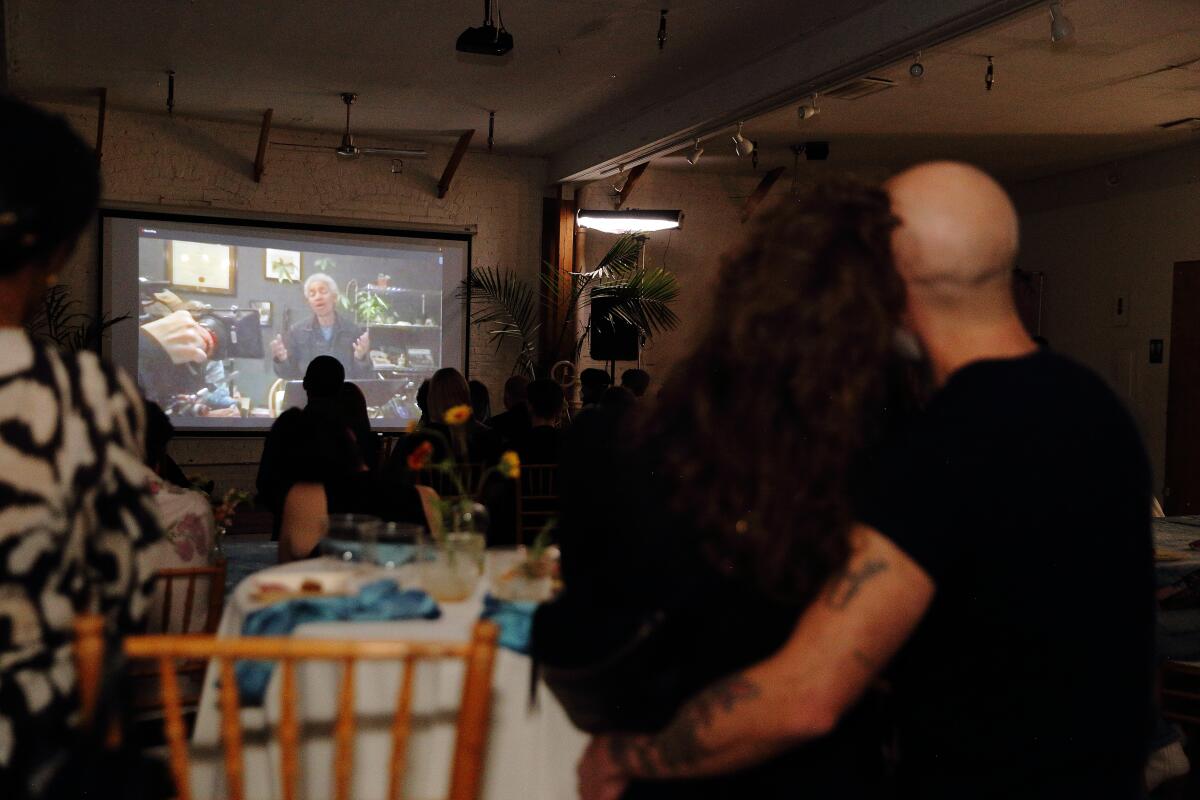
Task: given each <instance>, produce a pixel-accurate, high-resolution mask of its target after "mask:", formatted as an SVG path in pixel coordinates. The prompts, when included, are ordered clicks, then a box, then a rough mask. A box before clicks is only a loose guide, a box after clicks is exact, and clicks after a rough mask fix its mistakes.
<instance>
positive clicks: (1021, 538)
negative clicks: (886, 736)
mask: <svg viewBox="0 0 1200 800" xmlns="http://www.w3.org/2000/svg"><path fill="white" fill-rule="evenodd" d="M886 188H887V191H888V193H889V195H890V196H891V198H892V204H893V208H894V211H895V213H896V216H897V217H898V218H899V220H900V225H899V226H898V228H897V229H896V232H895V235H894V240H893V252H894V257H895V260H896V266H897V270H898V271H899V272H900V274H901V276H902V277H903V278H904V281H905V283H906V285H907V287H908V306H907V309H906V314H905V320H904V327H903V329H902V330H901V331H899V332H898V343H899V344H900V345H901V346H902V349H903V350H905V351H907V352H910V353H912V354H913V355H914V356H917V357H920V356H921V355H922V354H923V356H924V357H925V358H927V359H928V362H929V365H930V367H931V369H932V372H933V374H934V376H935V379H936V381H937V384H938V390H937V392H936V394H935V395H934V397H933V398H932V399H931V401H930V403H929V405H928V407H927V408H926V409H925V410H924V411H923V412H922V413H921V415H920V416H919V417H918V418H917V419H916V420H915V421H914V422H913V423H912V424H911V425H910V426H909V428H908V429H907V430H905V431H903V432H902V433H901V434H900V435H899V436H897V437H896V438H895V440H894V441H889V442H888V443H887V444H886V446H884V447H883V448H882V452H880V453H878V454H877V455H876V457H875V458H873V459H872V468H871V469H870V470H868V472H869V473H870V477H869V478H868V479H867V480H866V481H865V482H864V486H863V487H861V489H862V490H861V494H862V500H861V502H860V511H859V517H860V520H861V522H860V523H859V524H858V525H856V526H855V528H854V530H853V532H852V543H853V553H852V556H851V559H850V563H849V565H848V566H847V568H846V569H845V570H844V572H843V573H842V574H841V575H838V576H836V577H835V578H834V579H833V580H832V581H831V582H830V585H829V586H828V587H827V589H826V591H825V593H824V595H823V597H822V599H821V600H818V601H817V602H816V603H814V604H813V605H812V606H811V607H810V608H809V609H807V610H806V611H805V613H804V614H803V615H802V616H801V619H800V621H799V622H798V624H797V626H796V628H795V630H794V632H793V634H792V636H791V638H790V639H789V641H788V642H787V643H786V644H785V645H784V646H783V647H782V648H781V649H780V650H779V652H777V653H776V654H775V655H774V656H772V657H771V658H769V659H767V660H766V661H763V662H761V663H759V664H757V665H755V666H753V667H750V668H748V669H746V670H744V671H742V672H740V673H736V674H734V675H732V676H730V677H728V678H726V679H725V680H723V681H721V682H719V683H717V684H715V685H713V686H710V687H709V688H708V689H706V690H705V691H703V692H701V693H700V694H699V695H697V696H696V697H695V698H693V699H692V700H691V701H690V702H689V703H688V704H687V705H685V706H684V707H683V708H682V709H681V710H680V712H679V714H678V715H677V716H676V718H675V720H674V721H673V722H672V723H671V724H669V725H668V726H667V727H666V728H665V729H663V730H662V731H661V732H659V733H658V734H656V735H651V736H602V737H597V738H596V739H594V740H593V742H592V743H591V745H590V746H589V748H588V751H587V753H586V754H585V756H584V759H583V761H582V762H581V764H580V768H579V778H580V787H581V791H582V794H583V797H584V798H585V800H616V798H618V797H620V796H621V794H622V793H623V792H624V788H625V785H626V784H627V783H628V782H629V781H630V780H632V779H654V778H660V779H686V778H689V777H698V776H705V775H713V774H720V773H725V772H731V771H735V770H737V769H740V768H742V767H746V766H749V765H752V764H755V763H758V762H760V761H763V760H766V759H767V758H770V757H771V756H774V755H776V754H778V753H780V752H782V751H784V750H786V749H789V748H792V747H795V746H796V745H798V744H802V743H803V742H805V741H808V740H811V739H814V738H816V737H820V736H822V735H824V734H826V733H828V732H830V731H831V730H833V728H834V727H835V726H836V724H837V722H838V720H839V718H840V717H841V716H842V715H843V714H844V713H845V712H846V711H848V710H849V709H850V708H851V707H852V706H853V705H854V703H855V702H856V701H857V700H858V699H859V698H860V697H861V696H862V694H863V693H864V692H865V691H866V689H867V688H868V687H869V686H870V685H872V684H873V683H874V681H875V680H876V679H877V678H878V677H879V676H880V675H881V674H883V673H885V670H886V676H887V678H888V679H889V681H890V683H891V685H892V687H893V692H894V700H895V707H896V716H897V719H896V725H897V734H898V740H899V765H898V770H899V772H898V776H897V778H898V783H899V786H898V789H899V792H898V793H899V796H901V797H914V798H916V797H919V798H956V800H960V799H961V798H984V797H986V798H991V797H996V798H1043V797H1044V798H1052V797H1053V798H1067V797H1071V798H1075V797H1079V798H1085V797H1086V798H1136V797H1139V796H1141V790H1142V786H1141V770H1142V766H1143V763H1144V759H1145V752H1144V747H1145V742H1146V741H1147V739H1148V736H1149V726H1150V722H1151V719H1152V716H1151V706H1150V700H1151V683H1152V670H1153V666H1152V640H1153V580H1152V577H1153V575H1152V570H1153V565H1152V546H1151V538H1150V530H1149V519H1148V515H1147V514H1146V508H1147V507H1148V505H1149V502H1150V477H1149V467H1148V464H1147V460H1146V456H1145V452H1144V450H1143V448H1142V444H1141V440H1140V438H1139V436H1138V433H1137V431H1136V429H1135V427H1134V425H1133V423H1132V421H1131V419H1130V417H1129V415H1128V413H1127V412H1126V411H1125V409H1124V408H1123V407H1122V405H1121V403H1120V402H1119V401H1118V400H1117V398H1116V397H1115V396H1114V395H1113V393H1112V392H1111V390H1109V389H1108V388H1107V387H1106V386H1105V384H1104V383H1103V382H1102V381H1101V380H1100V379H1099V378H1098V377H1096V376H1095V375H1094V374H1092V373H1091V372H1089V371H1088V370H1086V369H1085V368H1083V367H1081V366H1079V365H1077V364H1075V363H1073V362H1071V361H1069V360H1067V359H1066V358H1063V357H1062V356H1059V355H1056V354H1054V353H1051V352H1048V351H1044V350H1039V349H1038V348H1037V347H1036V346H1035V344H1034V343H1033V341H1032V340H1031V339H1030V338H1029V336H1028V334H1027V333H1026V332H1025V330H1024V328H1023V327H1022V325H1021V322H1020V319H1019V317H1018V315H1017V311H1016V308H1015V305H1014V302H1013V297H1012V291H1011V283H1010V281H1011V271H1012V268H1013V263H1014V259H1015V256H1016V251H1017V244H1018V230H1017V229H1018V226H1017V217H1016V213H1015V211H1014V209H1013V207H1012V204H1011V202H1010V201H1009V199H1008V197H1007V195H1006V194H1005V193H1004V191H1003V189H1001V188H1000V186H998V185H997V184H996V183H995V182H994V181H993V180H992V179H991V178H989V177H988V176H987V175H985V174H983V173H981V172H979V171H978V170H976V169H974V168H972V167H969V166H966V165H962V164H953V163H932V164H925V165H921V166H918V167H915V168H913V169H910V170H908V171H906V172H903V173H901V174H900V175H897V176H896V177H895V178H893V179H892V180H891V181H889V182H888V184H887V187H886ZM796 796H797V797H804V796H805V795H804V787H803V786H797V787H796Z"/></svg>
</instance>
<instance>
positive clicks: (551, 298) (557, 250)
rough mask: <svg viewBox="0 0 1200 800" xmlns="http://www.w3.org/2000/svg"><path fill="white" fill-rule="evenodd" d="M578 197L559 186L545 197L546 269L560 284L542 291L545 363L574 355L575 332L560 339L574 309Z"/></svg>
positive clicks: (543, 210)
mask: <svg viewBox="0 0 1200 800" xmlns="http://www.w3.org/2000/svg"><path fill="white" fill-rule="evenodd" d="M575 252H576V251H575V201H574V200H568V199H566V198H564V197H563V187H562V186H559V187H558V196H557V197H547V198H545V199H544V200H543V201H542V273H543V274H544V275H545V276H546V278H548V279H549V281H550V282H551V283H552V284H553V286H554V287H555V288H556V291H554V292H542V296H541V299H542V327H541V341H540V342H539V349H540V352H541V361H542V363H543V364H544V365H550V364H554V363H556V362H558V361H561V360H562V359H564V358H570V357H571V354H570V345H571V344H572V343H573V342H574V341H575V336H574V333H573V332H570V334H571V335H569V336H567V337H564V341H563V342H559V341H558V334H559V331H560V330H561V329H562V325H563V320H564V319H566V318H567V315H568V314H569V313H570V308H568V307H567V304H568V302H569V301H570V299H571V273H572V272H574V271H575Z"/></svg>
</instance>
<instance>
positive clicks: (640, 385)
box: [621, 369, 650, 397]
mask: <svg viewBox="0 0 1200 800" xmlns="http://www.w3.org/2000/svg"><path fill="white" fill-rule="evenodd" d="M621 385H622V386H624V387H625V388H626V389H628V390H629V391H631V392H633V396H634V397H644V396H645V394H646V390H647V389H649V388H650V373H649V372H646V370H644V369H627V370H625V371H624V372H622V373H621Z"/></svg>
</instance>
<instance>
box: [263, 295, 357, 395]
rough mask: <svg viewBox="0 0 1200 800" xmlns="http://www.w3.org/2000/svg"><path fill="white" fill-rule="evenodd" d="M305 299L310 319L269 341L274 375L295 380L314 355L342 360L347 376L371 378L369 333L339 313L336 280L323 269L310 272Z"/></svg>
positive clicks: (298, 323) (302, 372)
mask: <svg viewBox="0 0 1200 800" xmlns="http://www.w3.org/2000/svg"><path fill="white" fill-rule="evenodd" d="M304 299H305V300H307V301H308V307H309V308H311V309H312V312H313V315H312V319H307V320H303V321H301V322H297V323H296V324H295V325H293V326H292V327H291V329H290V330H289V331H288V332H287V334H286V335H284V336H276V337H275V338H274V339H273V340H272V341H271V355H272V357H273V358H274V361H275V374H276V375H278V376H279V377H281V378H288V379H291V380H296V379H298V378H300V377H301V376H302V375H303V374H304V370H305V369H306V368H307V367H308V362H310V361H312V360H313V359H314V358H316V357H317V356H333V357H334V358H336V359H337V360H338V361H340V362H341V363H342V367H343V368H344V369H345V370H346V377H348V378H367V377H370V374H371V363H370V361H369V354H370V351H371V335H370V334H369V333H367V332H366V331H364V330H363V329H362V328H360V327H358V325H357V324H356V323H355V322H354V321H353V320H351V319H347V318H346V317H345V316H343V315H341V314H339V313H338V310H337V305H338V285H337V282H336V281H334V279H333V278H331V277H329V276H328V275H326V274H325V273H323V272H316V273H313V274H312V275H309V276H308V279H307V280H305V281H304Z"/></svg>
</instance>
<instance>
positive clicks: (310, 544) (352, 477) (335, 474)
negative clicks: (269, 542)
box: [279, 406, 425, 562]
mask: <svg viewBox="0 0 1200 800" xmlns="http://www.w3.org/2000/svg"><path fill="white" fill-rule="evenodd" d="M296 441H297V443H298V446H297V447H296V449H295V450H293V452H292V455H291V457H292V459H293V461H294V462H295V476H296V480H295V482H294V483H293V484H292V486H291V487H290V489H289V490H288V493H287V497H286V499H285V500H284V503H283V513H282V515H281V516H282V525H281V531H282V533H281V535H280V537H279V560H280V561H281V562H285V561H293V560H296V559H300V558H309V557H311V556H313V555H315V554H316V549H317V545H318V544H319V543H320V540H321V537H322V536H323V535H324V532H325V526H324V518H325V517H326V516H327V515H328V514H369V515H371V516H374V517H379V518H380V519H382V520H384V521H386V522H411V523H415V524H419V525H424V524H425V514H424V509H423V507H422V505H421V499H420V497H419V496H418V495H417V492H416V490H415V489H414V488H413V487H412V486H411V485H396V484H386V485H385V482H384V481H383V480H382V479H381V478H380V477H379V476H378V475H376V474H375V473H373V472H371V471H370V470H369V469H367V465H366V464H365V463H364V462H363V459H362V453H361V451H360V450H359V448H358V445H357V444H356V443H355V441H354V436H353V434H352V432H351V430H350V428H349V426H347V425H346V424H345V422H344V421H343V420H341V419H340V418H339V416H338V415H336V414H332V413H330V412H329V410H328V408H327V407H322V406H318V407H316V408H311V407H310V408H306V409H304V411H303V413H302V415H301V420H300V426H299V436H297V439H296Z"/></svg>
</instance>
